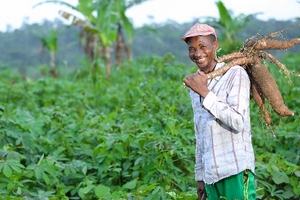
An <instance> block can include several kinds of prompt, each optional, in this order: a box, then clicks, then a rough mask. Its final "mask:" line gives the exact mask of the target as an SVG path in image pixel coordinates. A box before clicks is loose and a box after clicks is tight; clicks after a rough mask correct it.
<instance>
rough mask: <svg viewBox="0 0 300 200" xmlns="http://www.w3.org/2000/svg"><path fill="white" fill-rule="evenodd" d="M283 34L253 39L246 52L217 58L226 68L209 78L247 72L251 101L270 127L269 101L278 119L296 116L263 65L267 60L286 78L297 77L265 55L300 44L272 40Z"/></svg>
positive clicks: (295, 40)
mask: <svg viewBox="0 0 300 200" xmlns="http://www.w3.org/2000/svg"><path fill="white" fill-rule="evenodd" d="M299 26H300V25H299ZM299 26H296V27H299ZM288 29H292V28H288ZM284 30H287V29H284ZM284 30H281V31H277V32H273V33H271V34H269V35H268V36H265V37H263V38H262V39H253V37H252V38H250V39H249V40H248V41H246V42H245V43H244V46H243V48H242V49H241V50H240V51H239V52H234V53H231V54H227V55H224V56H222V57H220V58H217V59H216V60H217V61H218V62H225V63H226V64H225V65H224V66H223V67H222V68H220V69H218V70H216V71H213V72H211V73H209V74H207V77H208V78H209V79H212V78H214V77H216V76H220V75H222V74H224V73H226V72H227V71H228V70H229V69H230V68H231V67H233V66H236V65H239V66H242V67H243V68H245V69H246V71H247V73H248V75H249V78H250V81H251V93H252V98H253V100H254V102H255V103H256V104H257V105H258V107H259V109H260V111H261V113H262V114H263V117H264V119H265V122H266V124H267V125H270V124H271V122H272V120H271V117H270V115H269V113H268V111H267V109H266V106H265V99H267V100H268V102H269V104H270V105H271V107H272V109H273V110H274V111H275V113H276V114H277V115H279V116H293V115H294V113H293V112H292V111H290V110H289V109H288V107H287V106H286V105H285V103H284V100H283V97H282V95H281V93H280V90H279V89H278V86H277V84H276V80H275V78H274V77H273V76H272V74H271V73H270V72H269V70H268V68H267V67H266V66H265V65H264V64H263V63H262V60H263V59H266V58H268V59H269V60H270V61H271V62H272V63H274V64H275V65H276V66H277V67H279V68H280V69H281V70H282V71H283V72H284V74H285V75H286V76H288V77H289V76H290V75H291V74H293V75H296V74H295V73H292V72H291V71H289V70H288V69H287V67H286V66H285V65H284V64H282V63H281V62H279V61H278V60H277V59H276V58H275V57H274V56H273V55H271V54H270V53H267V52H264V50H283V49H288V48H291V47H292V46H294V45H296V44H298V43H300V38H294V39H291V40H275V39H270V38H274V37H275V36H277V35H279V34H280V33H281V32H283V31H284Z"/></svg>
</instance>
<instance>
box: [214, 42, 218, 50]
mask: <svg viewBox="0 0 300 200" xmlns="http://www.w3.org/2000/svg"><path fill="white" fill-rule="evenodd" d="M218 47H219V41H218V40H215V41H214V50H215V52H217V50H218Z"/></svg>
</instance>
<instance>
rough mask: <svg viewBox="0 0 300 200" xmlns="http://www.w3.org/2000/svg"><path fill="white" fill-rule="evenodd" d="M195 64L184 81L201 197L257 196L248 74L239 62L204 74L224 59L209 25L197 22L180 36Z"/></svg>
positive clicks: (237, 199) (239, 198)
mask: <svg viewBox="0 0 300 200" xmlns="http://www.w3.org/2000/svg"><path fill="white" fill-rule="evenodd" d="M181 40H183V41H185V42H186V43H187V45H188V51H189V57H190V59H191V60H192V61H193V62H194V63H196V65H197V66H198V71H197V73H195V74H192V75H189V76H187V77H186V78H185V79H184V80H183V81H184V84H185V85H186V86H187V87H188V88H189V89H190V90H189V91H190V98H191V102H192V107H193V112H194V130H195V138H196V164H195V179H196V181H197V182H198V185H197V193H198V197H199V199H205V198H206V196H207V198H208V199H209V200H218V199H227V200H244V199H249V200H252V199H255V196H256V195H255V187H254V175H253V173H254V168H255V163H254V152H253V147H252V141H251V126H250V111H249V110H250V106H249V104H250V80H249V77H248V74H247V72H246V71H245V69H244V68H242V67H241V66H234V67H232V68H231V69H229V70H228V71H227V72H226V73H225V74H223V75H221V76H217V77H216V78H213V79H210V80H208V78H207V76H206V74H208V73H210V72H212V71H214V70H216V69H219V68H221V67H222V66H224V65H225V63H218V62H217V61H216V59H215V56H216V51H217V49H218V40H217V35H216V32H215V30H214V28H213V27H211V26H209V25H207V24H199V23H196V24H195V25H193V26H192V27H191V28H190V30H188V31H187V32H186V34H185V35H184V36H183V37H182V38H181Z"/></svg>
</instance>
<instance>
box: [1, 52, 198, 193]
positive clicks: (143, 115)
mask: <svg viewBox="0 0 300 200" xmlns="http://www.w3.org/2000/svg"><path fill="white" fill-rule="evenodd" d="M124 65H125V66H124V70H123V71H118V72H115V73H114V75H113V76H112V77H111V78H110V79H107V78H104V77H100V76H99V77H98V80H97V82H96V83H93V81H92V80H90V79H89V77H85V78H79V77H81V76H80V75H78V74H77V76H76V77H75V79H74V78H71V79H70V78H62V79H51V78H44V79H39V80H37V81H31V80H30V79H27V80H24V79H22V78H21V77H19V76H17V75H13V74H10V73H9V72H7V73H2V74H1V80H2V81H1V93H2V95H1V99H0V102H2V103H1V107H0V108H1V115H0V116H1V121H0V126H1V129H0V135H1V148H0V149H1V153H0V156H1V162H0V171H1V174H0V179H1V184H0V191H1V192H0V194H1V195H2V196H10V197H14V198H24V199H26V198H28V199H33V198H39V197H40V196H42V197H43V198H49V199H69V198H70V199H127V198H130V199H141V198H143V199H147V198H148V199H153V198H154V199H167V197H168V196H169V195H168V193H167V192H176V193H180V192H188V191H189V190H191V188H193V187H194V182H193V176H192V173H191V172H192V171H193V161H194V159H193V155H194V153H193V152H194V145H193V142H194V140H193V131H192V123H191V121H190V120H187V119H184V118H183V116H189V119H190V118H191V113H190V112H191V108H190V106H189V103H188V102H187V93H186V90H185V89H184V87H183V85H182V83H181V80H182V78H183V76H184V75H185V74H186V73H187V69H186V68H185V66H184V65H182V64H180V63H176V62H175V61H174V57H173V56H171V55H166V56H165V57H163V58H157V57H151V58H144V59H141V60H137V61H136V62H134V63H133V62H128V63H125V64H124ZM84 70H85V69H82V71H84ZM82 73H85V72H82ZM4 102H5V103H4ZM182 102H186V104H185V103H184V104H183V103H182ZM189 195H190V194H189ZM178 196H180V195H178ZM181 196H182V195H181ZM194 196H195V195H194Z"/></svg>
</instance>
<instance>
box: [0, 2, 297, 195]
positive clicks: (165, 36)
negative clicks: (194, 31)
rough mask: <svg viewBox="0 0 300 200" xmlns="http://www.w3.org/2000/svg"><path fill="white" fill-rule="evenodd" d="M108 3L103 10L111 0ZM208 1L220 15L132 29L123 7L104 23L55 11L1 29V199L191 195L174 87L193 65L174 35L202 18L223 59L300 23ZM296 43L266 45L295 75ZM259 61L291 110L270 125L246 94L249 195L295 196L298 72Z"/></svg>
mask: <svg viewBox="0 0 300 200" xmlns="http://www.w3.org/2000/svg"><path fill="white" fill-rule="evenodd" d="M80 2H82V3H84V2H87V1H80ZM99 2H100V1H99ZM101 2H105V1H101ZM115 2H119V3H121V2H123V1H115ZM132 2H134V1H132ZM135 2H136V3H141V2H142V1H135ZM111 5H112V4H104V5H103V7H101V9H102V11H103V10H109V9H112V10H113V9H116V8H119V7H120V6H116V7H110V6H111ZM127 6H131V5H127ZM216 6H218V9H219V11H220V18H219V19H214V18H199V19H195V20H194V21H191V22H188V23H184V24H178V23H176V22H174V21H168V22H166V23H164V24H151V25H147V26H144V27H141V28H137V29H135V30H134V31H133V30H132V29H130V26H128V24H127V25H126V23H127V21H126V20H125V21H124V18H122V17H124V16H123V15H121V14H120V15H119V16H122V17H121V18H116V19H115V18H113V19H111V18H109V17H110V16H111V14H110V12H107V15H105V16H103V17H104V18H102V19H105V20H106V21H105V22H106V25H107V24H113V26H108V27H109V29H107V27H104V28H103V26H102V25H103V23H101V24H98V26H97V23H94V22H95V20H96V19H95V18H93V17H91V18H87V19H90V20H91V21H88V20H86V21H82V20H80V19H77V18H73V20H72V22H71V23H70V24H68V25H65V24H64V23H62V21H61V20H60V19H59V18H58V19H57V20H55V21H44V22H43V23H42V24H27V23H26V21H25V22H24V24H23V26H22V27H21V28H20V29H16V30H7V31H6V32H1V33H0V50H1V54H0V68H1V73H0V77H1V79H0V80H1V81H0V84H1V87H0V88H1V89H0V92H1V96H0V116H1V118H0V128H1V129H0V138H1V140H0V157H1V160H0V172H1V173H0V180H1V181H0V195H1V197H3V199H184V200H189V199H197V197H196V196H197V195H196V183H195V181H194V177H193V172H194V169H193V167H194V150H195V149H194V147H195V145H194V133H193V123H192V110H191V107H190V103H189V101H190V100H189V97H188V94H187V90H186V89H185V88H184V87H183V84H182V79H183V78H184V77H185V76H186V75H188V74H190V73H193V72H195V70H196V68H195V65H194V64H193V63H192V62H191V61H190V60H189V58H188V55H187V53H188V52H187V46H186V44H185V43H184V42H182V41H181V40H180V38H181V37H182V35H183V34H184V33H185V32H186V30H188V29H189V27H190V26H191V25H193V24H194V23H195V22H202V23H209V24H211V25H213V26H214V27H215V28H216V31H217V33H218V36H220V37H219V40H220V47H221V49H220V51H219V52H218V55H219V56H222V55H224V54H227V53H230V52H234V51H239V50H240V47H242V45H243V41H245V40H247V39H248V38H250V37H252V36H264V35H268V34H270V33H271V32H274V31H278V30H282V29H285V28H288V27H295V26H298V25H299V24H300V19H294V20H289V21H277V20H273V19H270V20H268V21H261V20H258V19H257V18H256V16H255V14H253V15H249V16H245V15H243V14H241V15H239V16H232V15H231V13H230V11H229V10H228V9H227V8H226V7H225V6H224V5H223V4H222V2H221V1H218V2H216ZM74 8H80V7H78V6H77V7H74ZM108 8H109V9H108ZM93 9H95V7H91V10H90V11H95V10H93ZM79 10H80V9H79ZM121 10H122V9H121ZM81 11H82V10H81ZM98 11H99V12H100V11H101V10H98ZM114 11H116V10H114ZM123 11H124V10H123ZM120 12H121V13H122V11H120ZM61 14H62V16H64V17H66V14H67V13H61ZM99 16H100V15H99ZM69 17H70V16H69ZM100 19H101V18H100ZM108 19H109V20H108ZM93 20H94V21H93ZM98 20H99V19H98ZM87 22H93V23H87ZM96 22H97V21H96ZM102 22H103V21H102ZM115 22H116V23H115ZM121 22H122V23H121ZM95 24H96V25H95ZM120 25H121V26H120ZM120 27H121V28H120ZM126 27H127V28H128V27H129V28H128V29H127V31H126V30H125V29H126ZM102 28H103V29H102ZM122 28H125V29H122ZM99 30H101V31H103V32H104V33H107V35H106V36H107V38H108V39H107V38H106V37H104V36H103V34H102V35H101V34H100V33H101V31H99ZM120 30H121V31H120ZM128 30H129V31H128ZM130 30H131V31H130ZM299 30H300V27H295V28H294V29H290V30H286V31H283V32H281V34H280V38H281V39H292V38H299V37H300V34H299V33H300V31H299ZM110 31H115V32H110ZM126 33H131V34H132V38H131V40H129V39H130V34H129V35H126ZM133 33H134V34H133ZM99 35H100V37H98V36H99ZM118 36H120V37H118ZM121 36H122V37H121ZM95 38H96V39H95ZM111 38H113V39H114V40H113V39H111ZM110 39H111V40H110ZM129 41H131V42H129ZM89 42H90V43H89ZM87 44H89V45H90V46H89V45H87ZM120 44H122V45H120ZM90 47H92V48H90ZM120 49H121V53H120ZM299 50H300V45H295V46H294V47H292V48H290V49H287V50H279V51H274V50H273V51H270V53H272V55H274V56H275V57H276V58H277V59H278V60H279V61H280V62H282V63H284V64H285V65H286V66H287V68H288V69H289V70H291V71H296V72H297V71H298V72H299V71H300V67H299V65H300V54H299V52H300V51H299ZM107 53H108V54H107ZM108 58H109V59H108ZM266 63H267V64H266V65H267V66H268V68H269V70H270V71H271V72H272V74H273V76H274V77H275V79H276V81H277V84H278V87H279V89H280V91H281V92H282V95H283V97H284V100H285V103H286V105H288V107H289V108H290V109H291V110H292V111H293V112H294V113H295V115H294V116H293V117H279V116H277V115H276V114H275V113H274V112H273V111H272V109H271V107H269V106H268V105H267V107H268V109H269V111H270V113H271V117H272V119H273V122H272V127H268V126H266V125H265V123H264V120H263V117H262V116H261V114H260V112H259V109H258V108H257V106H256V105H255V104H254V102H253V101H251V120H252V130H253V144H254V148H255V153H256V177H257V180H256V186H257V199H270V200H272V199H299V196H300V181H299V177H300V167H299V166H300V165H299V164H300V161H299V160H300V156H299V155H300V152H299V149H300V148H299V147H300V136H299V132H300V127H299V124H300V116H299V112H300V109H299V103H300V101H299V98H298V97H299V92H300V82H299V77H298V76H294V75H292V76H291V79H288V78H287V77H286V76H285V75H284V74H283V73H282V72H281V71H280V70H279V69H278V68H277V67H276V66H275V65H273V64H272V63H270V62H268V61H266ZM108 72H109V73H108ZM266 104H267V102H266ZM270 128H272V130H273V132H274V133H275V136H276V137H274V136H273V135H272V131H271V129H270Z"/></svg>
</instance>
